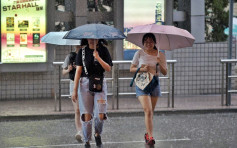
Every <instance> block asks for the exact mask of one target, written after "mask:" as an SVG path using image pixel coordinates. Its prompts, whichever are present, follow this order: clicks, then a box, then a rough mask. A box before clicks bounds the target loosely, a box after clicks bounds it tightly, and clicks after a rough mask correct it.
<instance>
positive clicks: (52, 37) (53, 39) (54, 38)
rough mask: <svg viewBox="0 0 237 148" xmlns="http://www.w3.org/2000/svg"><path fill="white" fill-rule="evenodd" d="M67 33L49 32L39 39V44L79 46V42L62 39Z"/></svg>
mask: <svg viewBox="0 0 237 148" xmlns="http://www.w3.org/2000/svg"><path fill="white" fill-rule="evenodd" d="M66 33H67V31H64V32H49V33H47V34H46V35H45V36H43V37H42V38H41V42H44V43H49V44H55V45H81V41H80V40H79V41H78V40H70V39H63V37H64V36H65V34H66Z"/></svg>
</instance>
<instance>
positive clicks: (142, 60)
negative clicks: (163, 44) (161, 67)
mask: <svg viewBox="0 0 237 148" xmlns="http://www.w3.org/2000/svg"><path fill="white" fill-rule="evenodd" d="M160 51H161V52H164V51H162V50H160ZM156 61H157V56H153V55H149V54H147V53H145V52H144V50H138V51H137V52H136V53H135V54H134V56H133V60H132V64H134V65H138V67H141V65H142V64H145V65H148V66H151V67H154V68H155V67H156V64H157V62H156Z"/></svg>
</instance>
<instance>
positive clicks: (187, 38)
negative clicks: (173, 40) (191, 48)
mask: <svg viewBox="0 0 237 148" xmlns="http://www.w3.org/2000/svg"><path fill="white" fill-rule="evenodd" d="M185 39H186V40H187V41H188V43H189V45H191V43H190V42H189V40H188V38H187V37H185Z"/></svg>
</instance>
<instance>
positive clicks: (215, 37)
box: [205, 0, 229, 42]
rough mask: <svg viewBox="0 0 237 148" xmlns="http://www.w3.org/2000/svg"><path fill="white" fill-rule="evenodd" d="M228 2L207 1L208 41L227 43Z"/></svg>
mask: <svg viewBox="0 0 237 148" xmlns="http://www.w3.org/2000/svg"><path fill="white" fill-rule="evenodd" d="M228 2H229V1H228V0H205V14H206V19H205V26H206V27H205V32H206V41H213V42H218V41H225V40H226V39H227V35H226V34H225V33H224V30H225V29H226V28H227V27H228V20H229V10H227V9H226V8H227V6H228Z"/></svg>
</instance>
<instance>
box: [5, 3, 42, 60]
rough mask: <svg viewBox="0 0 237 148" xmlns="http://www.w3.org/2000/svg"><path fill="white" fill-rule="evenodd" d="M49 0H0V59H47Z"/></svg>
mask: <svg viewBox="0 0 237 148" xmlns="http://www.w3.org/2000/svg"><path fill="white" fill-rule="evenodd" d="M45 34H46V0H4V1H3V0H2V1H1V62H2V63H42V62H46V45H45V43H41V42H40V39H41V37H43V36H44V35H45Z"/></svg>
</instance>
